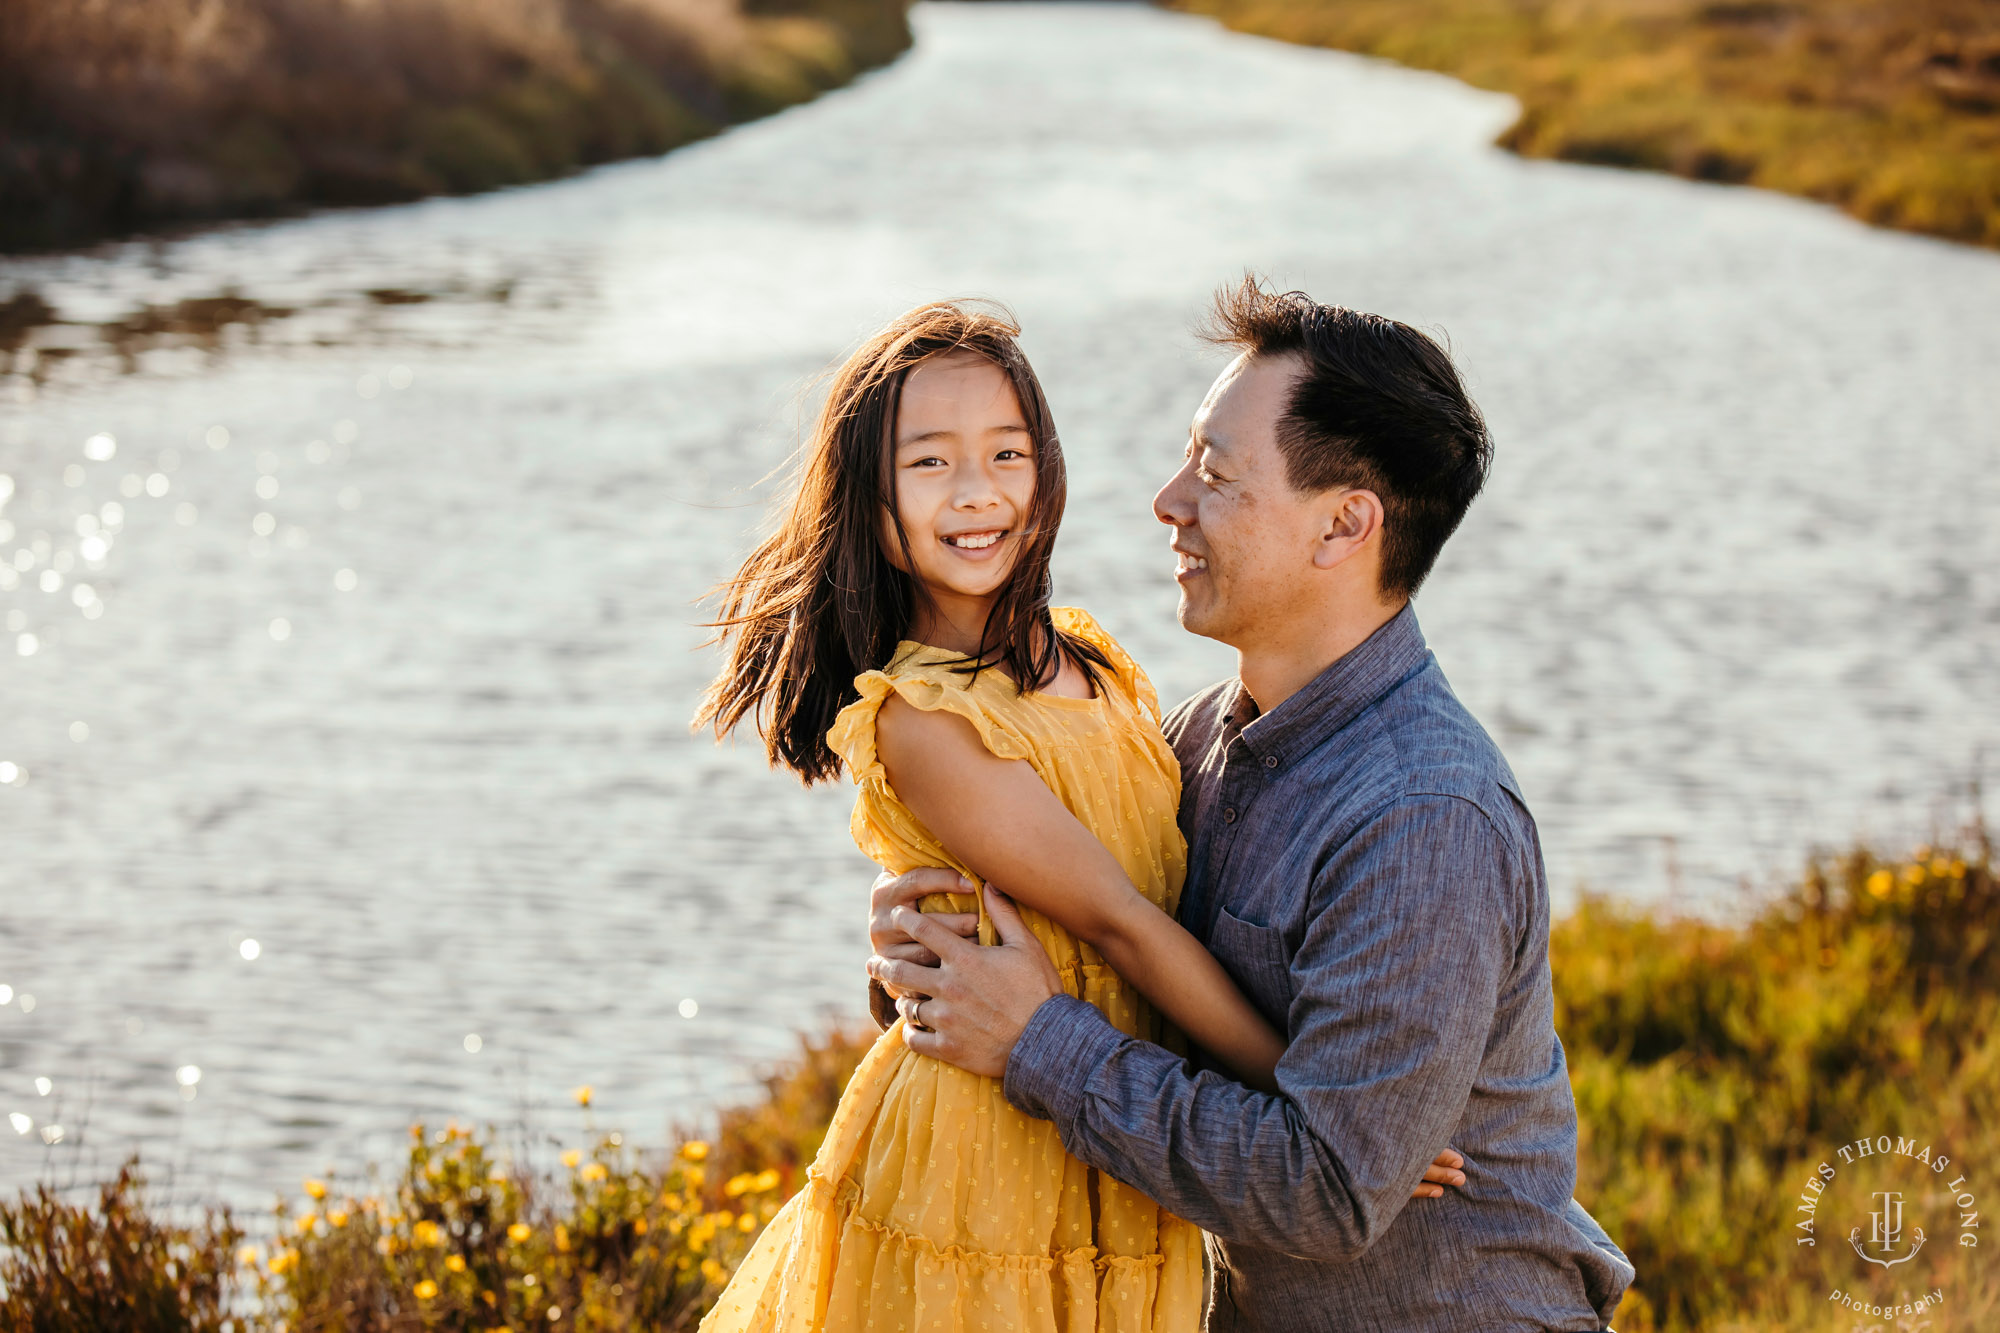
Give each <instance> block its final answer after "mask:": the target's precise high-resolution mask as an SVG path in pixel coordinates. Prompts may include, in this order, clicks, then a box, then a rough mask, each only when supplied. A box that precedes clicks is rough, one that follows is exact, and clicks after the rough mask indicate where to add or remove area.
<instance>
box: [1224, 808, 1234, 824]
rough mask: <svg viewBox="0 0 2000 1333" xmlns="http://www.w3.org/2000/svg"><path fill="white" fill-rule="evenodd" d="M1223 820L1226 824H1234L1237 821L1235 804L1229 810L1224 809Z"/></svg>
mask: <svg viewBox="0 0 2000 1333" xmlns="http://www.w3.org/2000/svg"><path fill="white" fill-rule="evenodd" d="M1222 822H1223V823H1225V824H1234V823H1235V822H1236V807H1235V806H1233V805H1232V806H1230V807H1229V808H1228V809H1227V810H1224V811H1223V812H1222Z"/></svg>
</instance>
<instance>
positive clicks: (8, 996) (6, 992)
mask: <svg viewBox="0 0 2000 1333" xmlns="http://www.w3.org/2000/svg"><path fill="white" fill-rule="evenodd" d="M12 1003H14V988H13V987H12V986H4V985H0V1006H5V1005H10V1004H12Z"/></svg>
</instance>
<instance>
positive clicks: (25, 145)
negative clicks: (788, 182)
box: [0, 0, 910, 250]
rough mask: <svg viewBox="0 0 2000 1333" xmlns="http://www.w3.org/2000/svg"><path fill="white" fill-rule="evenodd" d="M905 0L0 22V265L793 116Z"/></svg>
mask: <svg viewBox="0 0 2000 1333" xmlns="http://www.w3.org/2000/svg"><path fill="white" fill-rule="evenodd" d="M907 9H908V2H907V0H740V3H739V0H575V2H574V3H566V4H564V3H556V2H555V0H505V2H503V3H490V2H486V0H385V2H384V3H380V4H375V5H368V6H355V5H344V4H339V3H336V2H335V0H162V2H161V3H148V4H145V5H99V6H82V5H57V6H50V5H34V4H19V3H9V4H4V5H0V250H23V249H32V248H41V247H69V246H75V245H80V244H84V243H87V242H89V241H92V240H96V239H99V238H101V237H106V236H113V235H120V234H125V233H130V232H133V231H139V230H152V229H158V228H163V227H172V226H175V225H178V224H186V223H193V222H204V221H214V220H219V219H224V218H241V217H262V216H273V215H279V214H285V213H292V212H297V211H301V210H303V209H306V208H309V207H313V206H316V205H328V204H380V203H390V202H395V201H398V200H407V199H415V198H420V197H422V196H425V195H432V194H459V193H470V192H473V191H479V190H490V189H495V188H498V187H500V186H505V185H517V184H522V183H525V182H528V181H536V180H544V179H548V178H551V177H555V176H561V175H565V174H567V173H569V172H572V171H574V170H577V169H579V168H581V167H585V166H590V165H593V164H596V163H601V162H609V161H614V160H617V159H620V158H628V157H636V156H641V155H646V154H653V153H660V152H664V151H666V150H667V149H670V148H674V147H678V146H680V145H682V144H685V143H688V142H691V141H692V140H695V139H699V138H702V137H704V136H706V135H709V134H713V133H714V132H716V131H717V130H719V129H721V128H723V127H724V126H727V125H731V124H735V123H738V122H741V121H745V120H750V119H754V118H756V117H759V116H764V115H768V114H770V113H772V112H774V111H778V110H781V109H783V108H784V107H787V106H791V105H793V104H795V103H798V102H803V101H806V100H808V99H810V98H812V97H814V96H817V95H818V94H819V93H820V92H822V91H825V90H826V89H829V88H832V87H836V86H838V85H840V84H842V83H845V82H847V81H848V80H850V79H852V78H853V77H854V76H855V75H856V74H857V73H859V72H860V71H862V70H866V69H869V68H872V67H874V66H877V65H881V64H884V63H886V62H887V61H889V60H891V59H893V58H894V57H895V56H896V55H898V54H899V53H901V52H902V51H903V50H905V49H906V48H907V47H908V46H909V44H910V31H909V25H908V21H907Z"/></svg>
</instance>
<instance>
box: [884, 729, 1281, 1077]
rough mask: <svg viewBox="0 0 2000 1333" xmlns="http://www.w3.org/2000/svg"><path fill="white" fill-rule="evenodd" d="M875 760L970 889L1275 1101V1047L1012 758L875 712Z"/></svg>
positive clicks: (1223, 979) (971, 735)
mask: <svg viewBox="0 0 2000 1333" xmlns="http://www.w3.org/2000/svg"><path fill="white" fill-rule="evenodd" d="M875 749H876V754H877V755H878V756H879V757H880V758H881V760H882V764H883V767H884V768H885V769H887V770H888V774H889V782H890V785H891V786H892V787H894V788H895V791H896V795H897V796H898V797H899V798H900V799H901V800H902V802H903V804H904V805H906V806H908V807H909V808H910V810H911V812H912V813H913V814H915V815H916V816H917V818H918V819H920V820H922V821H923V823H924V827H925V828H927V829H929V830H930V831H931V833H932V834H933V835H935V836H936V837H937V839H938V840H939V841H940V842H942V843H943V844H944V845H945V846H946V847H947V848H949V849H950V850H951V854H952V855H953V856H955V857H957V858H958V859H959V860H960V861H961V862H963V863H964V864H965V865H966V866H968V867H970V868H971V869H972V870H973V871H974V872H975V873H977V874H978V875H979V876H980V877H981V878H983V879H986V880H987V881H989V882H991V883H993V884H997V885H999V886H1000V887H1002V888H1004V889H1005V890H1006V892H1007V894H1008V895H1009V896H1010V897H1012V898H1014V899H1015V900H1016V901H1018V902H1022V903H1025V904H1027V905H1028V906H1030V907H1032V908H1034V909H1035V910H1036V911H1038V912H1041V913H1043V914H1044V915H1046V916H1047V917H1049V918H1050V919H1051V920H1053V921H1055V922H1057V923H1058V924H1060V925H1061V926H1063V927H1064V928H1065V929H1066V930H1068V931H1069V932H1070V933H1071V934H1073V935H1075V936H1076V937H1077V938H1078V939H1082V940H1087V941H1089V942H1090V943H1091V944H1092V945H1094V946H1096V948H1097V951H1098V952H1099V953H1100V954H1102V955H1103V956H1104V961H1105V962H1107V963H1109V964H1110V965H1111V966H1112V968H1114V969H1115V970H1116V971H1117V973H1118V975H1119V976H1121V977H1123V978H1124V979H1125V980H1126V981H1127V982H1128V983H1130V984H1131V985H1132V986H1133V987H1134V988H1135V989H1136V990H1138V992H1139V993H1140V994H1141V995H1144V996H1145V997H1146V998H1147V999H1148V1000H1150V1001H1152V1002H1153V1006H1154V1007H1155V1008H1157V1009H1158V1010H1159V1011H1160V1012H1161V1013H1163V1014H1165V1015H1166V1016H1167V1017H1168V1018H1169V1019H1171V1020H1172V1021H1173V1023H1174V1025H1175V1026H1176V1027H1178V1028H1180V1030H1181V1031H1182V1032H1185V1033H1186V1034H1187V1035H1188V1037H1189V1038H1190V1039H1191V1040H1193V1041H1195V1042H1196V1043H1198V1044H1199V1045H1200V1046H1201V1047H1202V1049H1204V1050H1206V1051H1208V1052H1210V1053H1211V1054H1213V1055H1214V1056H1216V1057H1217V1058H1218V1059H1220V1060H1222V1061H1223V1062H1224V1063H1225V1064H1227V1065H1228V1066H1229V1067H1230V1068H1231V1069H1233V1070H1235V1071H1236V1073H1237V1074H1238V1075H1239V1076H1240V1077H1241V1078H1242V1079H1243V1080H1244V1082H1246V1083H1249V1084H1251V1085H1253V1086H1255V1087H1258V1088H1261V1089H1263V1090H1265V1091H1267V1092H1275V1091H1276V1090H1277V1084H1276V1081H1275V1079H1274V1078H1273V1071H1274V1070H1275V1069H1276V1068H1277V1064H1278V1057H1279V1056H1280V1055H1281V1054H1283V1052H1284V1049H1285V1043H1284V1040H1283V1038H1281V1037H1280V1036H1279V1035H1278V1034H1277V1033H1276V1032H1273V1031H1272V1030H1271V1027H1270V1025H1269V1024H1268V1023H1266V1022H1265V1021H1264V1018H1263V1016H1262V1015H1261V1014H1259V1013H1258V1012H1257V1010H1256V1009H1255V1008H1253V1007H1252V1006H1251V1004H1250V1002H1249V1001H1248V1000H1246V999H1244V998H1243V993H1242V992H1241V991H1239V990H1237V989H1236V985H1235V983H1234V982H1232V981H1231V980H1230V979H1229V974H1228V973H1226V972H1224V971H1223V970H1222V964H1221V963H1218V962H1217V961H1216V960H1215V957H1214V956H1213V955H1212V954H1210V953H1209V952H1208V950H1206V949H1204V948H1202V946H1201V944H1200V942H1199V941H1197V940H1196V939H1195V937H1194V936H1192V935H1190V934H1189V933H1188V932H1187V931H1186V930H1184V929H1182V928H1181V925H1180V923H1178V922H1176V921H1175V920H1174V919H1173V918H1172V917H1170V916H1168V915H1167V914H1166V913H1165V912H1163V911H1161V910H1160V909H1159V908H1158V907H1155V906H1154V905H1153V904H1152V903H1150V902H1148V901H1147V900H1146V899H1145V897H1144V896H1142V895H1141V894H1140V893H1139V891H1138V890H1137V889H1135V888H1134V887H1133V886H1132V882H1131V881H1130V880H1129V879H1127V878H1126V877H1125V871H1124V870H1123V868H1121V867H1120V866H1119V864H1118V862H1117V860H1116V859H1115V858H1114V857H1113V856H1112V855H1111V853H1110V852H1108V851H1106V850H1105V848H1104V845H1103V844H1102V843H1100V842H1099V841H1098V840H1097V839H1096V837H1094V836H1093V835H1092V834H1091V832H1090V830H1089V829H1087V828H1085V827H1084V826H1083V825H1082V824H1081V823H1079V822H1078V821H1077V819H1076V817H1075V816H1074V815H1072V814H1071V813H1070V812H1069V810H1068V808H1067V807H1065V806H1064V805H1063V803H1062V802H1061V801H1060V800H1058V799H1056V795H1055V793H1054V792H1052V791H1050V790H1049V789H1048V787H1047V786H1046V785H1045V784H1044V783H1043V782H1042V780H1041V778H1040V777H1038V776H1036V774H1035V771H1034V769H1032V768H1030V767H1029V766H1028V765H1027V764H1025V763H1023V762H1022V761H1020V760H1018V759H1002V758H1000V757H999V756H998V755H996V754H994V753H993V752H992V751H991V750H988V749H987V748H986V747H985V745H983V744H982V743H981V742H980V739H979V734H978V732H976V731H974V730H973V728H972V724H971V723H969V722H967V721H966V720H965V719H964V718H961V717H959V716H957V715H956V714H953V713H948V712H941V711H940V712H926V711H925V710H923V709H921V708H917V707H915V706H914V705H912V704H909V703H907V702H905V701H904V700H903V699H902V698H900V697H899V696H896V695H893V694H892V695H890V696H889V698H888V699H886V700H884V701H883V704H882V708H881V711H880V713H878V714H877V717H876V723H875Z"/></svg>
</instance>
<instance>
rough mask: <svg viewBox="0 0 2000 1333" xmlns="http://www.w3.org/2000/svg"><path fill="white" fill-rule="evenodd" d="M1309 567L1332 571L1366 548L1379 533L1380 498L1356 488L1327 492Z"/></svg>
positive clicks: (1370, 492) (1380, 525)
mask: <svg viewBox="0 0 2000 1333" xmlns="http://www.w3.org/2000/svg"><path fill="white" fill-rule="evenodd" d="M1321 515H1322V516H1321V520H1320V531H1319V537H1318V540H1316V541H1315V542H1314V543H1313V564H1314V565H1315V566H1317V567H1318V568H1320V569H1332V568H1334V567H1335V566H1336V565H1340V564H1343V563H1345V562H1346V561H1347V560H1348V559H1349V558H1350V557H1352V556H1354V555H1356V554H1357V553H1359V552H1360V551H1362V550H1364V549H1366V548H1367V546H1368V544H1369V543H1370V542H1372V541H1374V540H1375V539H1376V538H1377V537H1379V536H1380V535H1381V532H1382V497H1381V496H1379V495H1377V494H1376V493H1375V492H1373V491H1368V490H1362V489H1360V488H1359V487H1344V488H1342V489H1340V490H1334V491H1328V492H1327V496H1326V503H1325V505H1324V507H1323V508H1322V511H1321Z"/></svg>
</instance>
